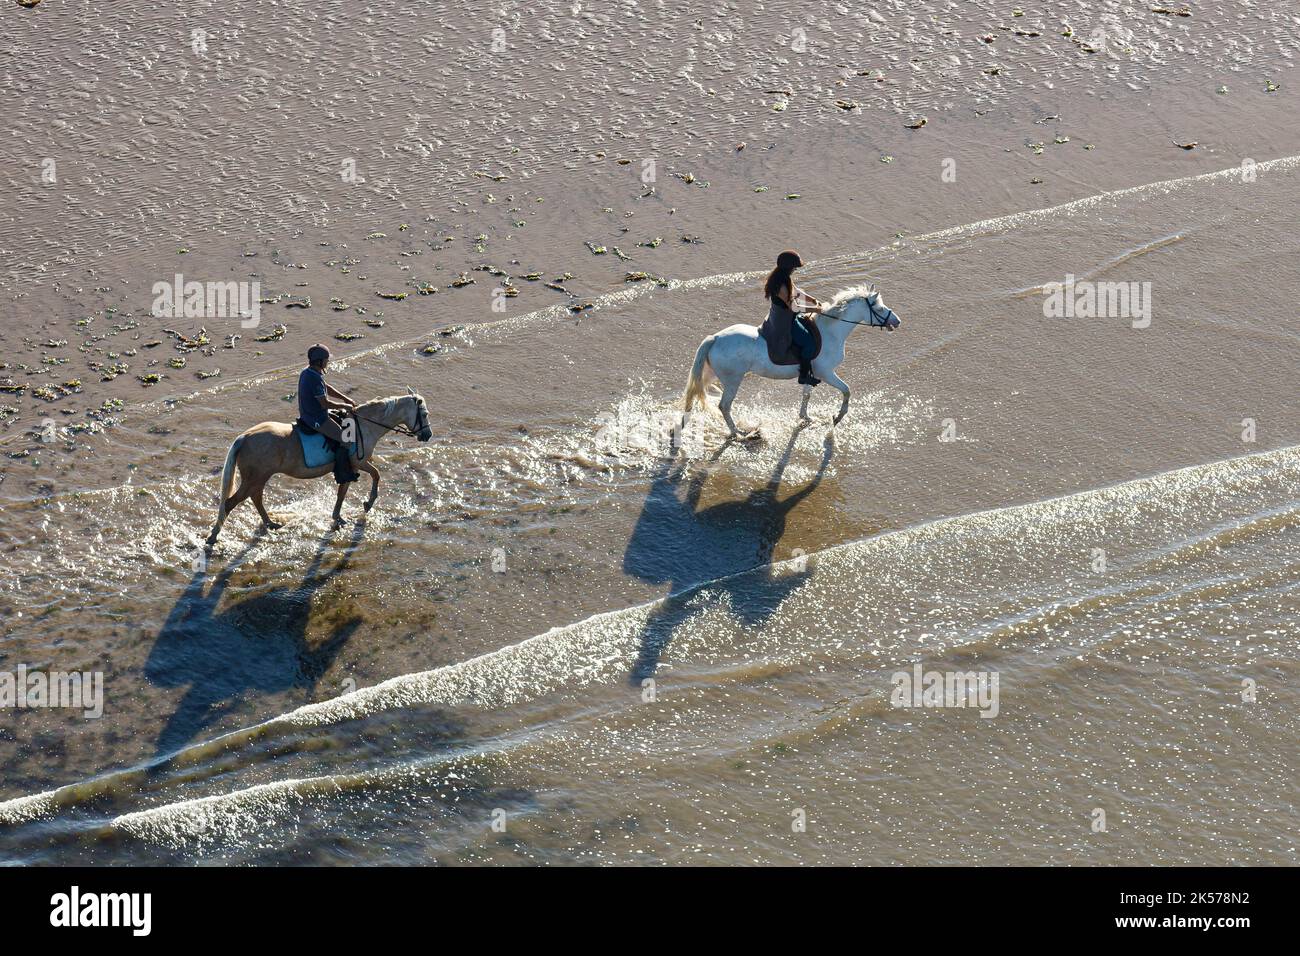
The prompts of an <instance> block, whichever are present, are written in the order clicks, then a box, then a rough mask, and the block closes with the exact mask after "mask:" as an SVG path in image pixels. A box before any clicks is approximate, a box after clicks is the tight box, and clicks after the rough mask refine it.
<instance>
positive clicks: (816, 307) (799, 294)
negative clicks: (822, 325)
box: [786, 289, 823, 314]
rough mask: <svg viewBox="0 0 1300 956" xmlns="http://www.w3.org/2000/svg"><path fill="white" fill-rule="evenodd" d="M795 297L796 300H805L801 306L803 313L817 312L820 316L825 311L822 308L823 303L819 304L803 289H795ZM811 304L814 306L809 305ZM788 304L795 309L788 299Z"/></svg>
mask: <svg viewBox="0 0 1300 956" xmlns="http://www.w3.org/2000/svg"><path fill="white" fill-rule="evenodd" d="M795 296H796V298H798V299H801V300H803V302H802V303H801V304H800V305H799V310H800V311H801V312H816V313H818V314H821V312H822V311H823V310H822V308H821V303H820V302H818V301H817V300H816V299H815V298H813V297H812V296H811V295H809V294H808V293H807V292H805V291H804V290H803V289H795ZM810 302H811V303H813V304H812V305H809V304H808V303H810ZM786 304H787V305H790V307H791V308H794V306H793V305H791V304H790V301H789V300H788V299H787V300H786Z"/></svg>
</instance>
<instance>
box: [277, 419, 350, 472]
mask: <svg viewBox="0 0 1300 956" xmlns="http://www.w3.org/2000/svg"><path fill="white" fill-rule="evenodd" d="M331 417H335V416H331ZM293 430H294V432H295V433H296V434H297V436H298V441H299V443H300V444H301V445H302V460H303V463H304V464H305V465H306V466H307V467H308V468H319V467H320V466H321V465H328V464H329V463H330V462H333V463H334V480H335V481H337V482H338V483H339V484H340V485H345V484H347V483H348V482H350V481H356V480H357V477H358V476H357V474H356V473H355V472H353V471H352V465H351V463H350V462H349V461H348V456H349V455H351V456H352V457H354V458H358V457H359V455H358V454H357V443H356V442H348V446H347V448H346V449H344V448H343V446H342V445H341V444H339V443H338V442H336V441H335V440H334V439H332V438H329V437H327V436H325V435H322V434H321V433H320V432H318V431H316V429H314V428H312V427H311V426H310V425H308V424H307V423H306V422H304V421H303V420H302V419H301V418H300V419H298V420H297V421H296V422H294V423H293Z"/></svg>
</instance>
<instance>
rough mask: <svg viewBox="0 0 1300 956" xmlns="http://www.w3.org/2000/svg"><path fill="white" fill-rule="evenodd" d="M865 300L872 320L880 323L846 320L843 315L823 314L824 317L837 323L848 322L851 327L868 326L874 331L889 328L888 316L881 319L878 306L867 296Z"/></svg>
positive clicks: (888, 310)
mask: <svg viewBox="0 0 1300 956" xmlns="http://www.w3.org/2000/svg"><path fill="white" fill-rule="evenodd" d="M863 298H864V300H865V301H866V303H867V308H868V309H869V310H870V312H871V318H872V319H878V320H879V321H873V322H859V321H858V320H857V319H846V318H844V316H842V315H832V314H831V313H829V312H823V313H822V315H824V316H826V318H828V319H834V320H835V321H836V322H847V323H849V325H865V326H867V327H868V328H872V329H884V328H888V327H889V318H888V317H887V316H886V317H884V318H881V316H880V313H879V312H877V311H876V306H875V304H874V303H873V302H872V301H871V300H870V299H867V298H866V297H865V296H864V297H863ZM885 311H886V312H891V311H893V310H892V309H886V310H885Z"/></svg>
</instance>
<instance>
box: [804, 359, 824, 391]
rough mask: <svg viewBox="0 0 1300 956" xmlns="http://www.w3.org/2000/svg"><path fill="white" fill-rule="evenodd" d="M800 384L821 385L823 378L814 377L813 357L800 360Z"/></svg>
mask: <svg viewBox="0 0 1300 956" xmlns="http://www.w3.org/2000/svg"><path fill="white" fill-rule="evenodd" d="M799 384H800V385H820V384H821V379H819V378H813V373H812V359H800V360H799Z"/></svg>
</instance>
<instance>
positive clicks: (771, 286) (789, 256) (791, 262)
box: [763, 249, 803, 299]
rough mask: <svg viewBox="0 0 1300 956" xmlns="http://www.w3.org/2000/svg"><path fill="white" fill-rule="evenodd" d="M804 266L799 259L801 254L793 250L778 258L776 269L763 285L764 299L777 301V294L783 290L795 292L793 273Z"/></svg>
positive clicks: (788, 250)
mask: <svg viewBox="0 0 1300 956" xmlns="http://www.w3.org/2000/svg"><path fill="white" fill-rule="evenodd" d="M802 265H803V260H802V259H800V258H799V253H797V252H795V251H794V250H793V249H787V250H786V251H785V252H783V253H781V254H780V255H779V256H777V257H776V268H775V269H773V270H772V273H771V275H769V276H768V277H767V281H766V282H765V283H763V297H764V298H767V299H775V298H776V297H777V293H778V292H780V291H781V290H782V289H789V290H790V291H791V292H792V293H793V291H794V280H793V279H792V278H791V273H793V272H794V270H795V269H798V268H799V267H800V266H802Z"/></svg>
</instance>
